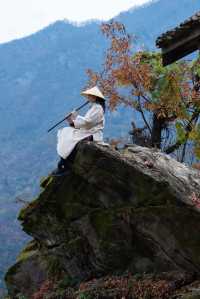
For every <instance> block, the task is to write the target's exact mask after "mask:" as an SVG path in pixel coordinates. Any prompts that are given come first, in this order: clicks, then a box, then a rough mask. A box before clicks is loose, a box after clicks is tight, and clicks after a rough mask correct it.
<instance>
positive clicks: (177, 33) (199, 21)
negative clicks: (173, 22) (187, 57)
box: [156, 11, 200, 48]
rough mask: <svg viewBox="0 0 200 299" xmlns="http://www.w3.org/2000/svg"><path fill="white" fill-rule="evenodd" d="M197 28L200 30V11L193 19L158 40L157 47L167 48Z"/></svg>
mask: <svg viewBox="0 0 200 299" xmlns="http://www.w3.org/2000/svg"><path fill="white" fill-rule="evenodd" d="M197 28H199V29H200V11H199V12H197V13H196V14H195V15H193V16H192V17H191V18H189V19H187V20H186V21H184V22H183V23H181V24H180V25H179V26H178V27H176V28H174V29H172V30H169V31H167V32H165V33H164V34H162V35H161V36H159V37H158V38H157V40H156V46H157V47H158V48H163V47H167V46H169V45H170V44H172V43H173V42H174V41H176V40H178V39H180V38H184V37H185V36H187V35H188V34H189V33H190V32H191V31H192V30H194V29H197Z"/></svg>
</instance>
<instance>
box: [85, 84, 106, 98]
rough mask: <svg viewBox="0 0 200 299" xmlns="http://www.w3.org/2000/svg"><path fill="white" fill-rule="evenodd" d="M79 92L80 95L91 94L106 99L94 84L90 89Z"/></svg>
mask: <svg viewBox="0 0 200 299" xmlns="http://www.w3.org/2000/svg"><path fill="white" fill-rule="evenodd" d="M81 94H82V95H92V96H96V97H99V98H102V99H104V100H106V99H105V97H104V95H103V94H102V92H101V91H100V90H99V88H98V87H97V86H94V87H92V88H90V89H87V90H85V91H82V92H81Z"/></svg>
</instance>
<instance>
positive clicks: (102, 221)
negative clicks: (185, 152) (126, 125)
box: [5, 142, 200, 298]
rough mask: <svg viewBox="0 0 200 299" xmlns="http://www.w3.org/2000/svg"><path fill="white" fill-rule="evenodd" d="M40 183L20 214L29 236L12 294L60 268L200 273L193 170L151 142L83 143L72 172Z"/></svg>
mask: <svg viewBox="0 0 200 299" xmlns="http://www.w3.org/2000/svg"><path fill="white" fill-rule="evenodd" d="M41 188H42V190H41V193H40V195H39V196H38V198H37V199H35V200H33V201H32V202H31V203H30V204H29V205H28V206H26V207H25V208H24V209H23V210H21V212H20V215H19V220H20V221H21V223H22V227H23V230H24V231H25V232H27V233H28V234H29V235H31V236H32V237H33V241H32V242H31V243H30V244H28V246H27V247H26V248H25V249H24V251H23V252H22V253H21V254H20V256H19V258H18V261H17V263H16V264H15V265H14V266H12V267H11V268H10V269H9V270H8V272H7V274H6V277H5V279H6V283H7V287H8V291H9V294H10V295H11V296H12V298H15V296H16V295H17V294H19V293H22V294H24V295H27V296H30V295H31V294H33V293H34V292H35V291H37V290H38V289H39V288H40V286H41V284H42V283H43V282H44V281H45V280H46V279H51V278H53V277H54V278H55V277H60V276H61V275H62V274H63V273H64V274H65V275H67V276H68V277H70V279H73V280H76V281H77V283H79V282H82V281H86V280H89V279H91V278H94V277H95V278H99V277H103V276H105V275H111V274H112V275H121V274H123V273H126V272H130V273H134V274H135V273H141V274H144V273H162V272H168V271H179V272H182V271H185V272H188V273H192V274H194V275H196V276H198V275H199V274H200V235H199V232H200V214H199V208H198V205H194V199H195V200H198V197H199V195H200V178H199V171H198V170H195V169H192V168H189V167H187V166H186V165H184V164H180V163H179V162H177V161H175V160H174V159H172V158H170V157H169V156H167V155H165V154H163V153H161V152H160V151H155V150H153V149H149V148H143V147H139V146H133V147H129V148H126V149H125V150H124V151H123V152H121V153H119V152H117V151H113V150H111V149H110V148H106V147H103V146H99V145H95V144H94V143H86V142H83V143H80V144H79V146H78V150H77V154H76V157H75V161H74V164H73V167H72V169H71V173H70V174H69V175H67V176H63V177H54V178H53V177H51V176H49V177H47V178H45V179H44V180H43V181H42V182H41ZM28 285H30V288H27V286H28Z"/></svg>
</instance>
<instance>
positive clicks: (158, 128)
mask: <svg viewBox="0 0 200 299" xmlns="http://www.w3.org/2000/svg"><path fill="white" fill-rule="evenodd" d="M164 123H165V119H164V118H161V117H160V118H158V117H157V114H156V113H154V115H153V127H152V134H151V146H152V147H156V148H161V141H162V139H161V136H162V129H163V125H164Z"/></svg>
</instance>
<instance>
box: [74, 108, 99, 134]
mask: <svg viewBox="0 0 200 299" xmlns="http://www.w3.org/2000/svg"><path fill="white" fill-rule="evenodd" d="M102 118H103V109H102V107H101V106H100V105H95V106H93V107H92V108H91V109H90V110H89V111H88V112H87V113H86V115H85V116H80V115H77V117H76V118H75V119H74V121H73V122H74V127H75V128H76V129H80V128H85V129H87V130H89V129H91V128H93V127H95V126H96V125H97V124H98V123H99V122H100V121H101V120H102Z"/></svg>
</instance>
